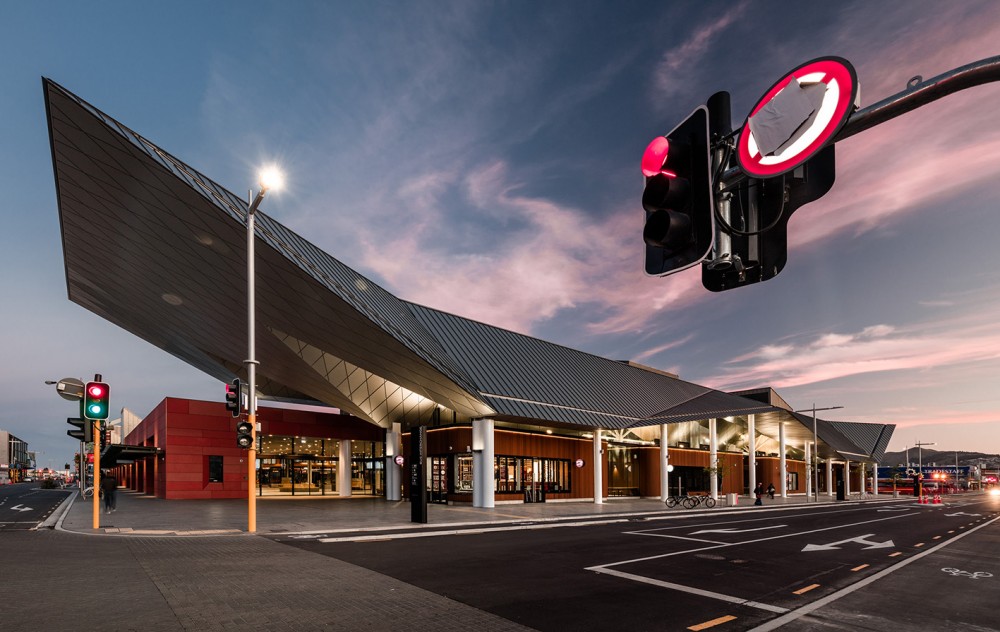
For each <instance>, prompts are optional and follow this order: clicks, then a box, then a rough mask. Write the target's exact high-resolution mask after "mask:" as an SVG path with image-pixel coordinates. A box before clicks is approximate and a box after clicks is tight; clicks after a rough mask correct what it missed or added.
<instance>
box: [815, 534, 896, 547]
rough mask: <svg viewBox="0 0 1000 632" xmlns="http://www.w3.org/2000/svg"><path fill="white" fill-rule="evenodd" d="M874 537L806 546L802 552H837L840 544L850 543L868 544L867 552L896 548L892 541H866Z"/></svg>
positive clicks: (861, 537) (870, 535)
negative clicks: (869, 550) (868, 550)
mask: <svg viewBox="0 0 1000 632" xmlns="http://www.w3.org/2000/svg"><path fill="white" fill-rule="evenodd" d="M873 535H875V534H874V533H867V534H865V535H859V536H858V537H856V538H848V539H846V540H840V541H838V542H831V543H829V544H807V545H805V547H804V548H803V549H802V550H803V551H836V550H839V549H840V547H839V546H837V545H838V544H847V543H848V542H857V543H858V544H867V545H868V546H866V547H865V550H867V549H886V548H889V547H892V546H895V545H894V544H893V542H892V540H886V541H885V542H872V541H870V540H866V539H865V538H870V537H872V536H873Z"/></svg>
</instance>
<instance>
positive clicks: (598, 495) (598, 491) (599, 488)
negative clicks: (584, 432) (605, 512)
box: [594, 428, 604, 505]
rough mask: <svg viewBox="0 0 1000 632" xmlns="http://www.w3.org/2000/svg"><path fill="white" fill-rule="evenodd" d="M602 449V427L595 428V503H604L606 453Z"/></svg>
mask: <svg viewBox="0 0 1000 632" xmlns="http://www.w3.org/2000/svg"><path fill="white" fill-rule="evenodd" d="M602 452H603V450H602V449H601V429H600V428H594V504H595V505H600V504H603V503H604V496H603V490H604V478H603V474H604V459H603V458H602V457H603V456H604V455H603V454H602Z"/></svg>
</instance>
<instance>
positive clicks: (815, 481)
mask: <svg viewBox="0 0 1000 632" xmlns="http://www.w3.org/2000/svg"><path fill="white" fill-rule="evenodd" d="M838 408H843V406H827V407H826V408H816V404H815V403H814V404H813V405H812V408H806V409H803V410H796V411H795V412H797V413H804V412H807V411H810V410H811V411H812V416H813V455H812V461H813V462H812V466H813V468H812V469H813V471H812V488H813V491H814V492H815V498H816V502H819V436H818V434H817V432H816V411H817V410H837V409H838ZM826 484H827V485H829V484H830V481H827V482H826Z"/></svg>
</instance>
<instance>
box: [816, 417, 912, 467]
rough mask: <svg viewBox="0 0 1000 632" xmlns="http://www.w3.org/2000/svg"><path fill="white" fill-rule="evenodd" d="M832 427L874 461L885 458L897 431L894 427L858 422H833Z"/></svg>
mask: <svg viewBox="0 0 1000 632" xmlns="http://www.w3.org/2000/svg"><path fill="white" fill-rule="evenodd" d="M829 423H830V425H831V426H832V427H834V428H836V429H837V431H838V432H840V433H841V434H843V435H844V436H845V437H847V438H848V439H849V440H850V441H851V442H852V443H854V444H855V445H857V446H858V447H860V448H861V449H862V450H863V451H864V453H865V454H867V455H868V456H869V457H871V458H872V459H873V460H876V461H880V460H881V459H882V457H883V456H885V449H886V446H888V445H889V440H890V439H891V438H892V433H893V431H894V430H895V429H896V426H894V425H891V424H889V425H886V424H873V423H860V422H856V421H831V422H829Z"/></svg>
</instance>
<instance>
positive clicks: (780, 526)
mask: <svg viewBox="0 0 1000 632" xmlns="http://www.w3.org/2000/svg"><path fill="white" fill-rule="evenodd" d="M787 526H788V525H787V524H776V525H772V526H770V527H755V528H753V529H702V530H701V531H695V532H694V533H692V534H691V535H700V534H702V533H749V532H751V531H766V530H768V529H780V528H782V527H787Z"/></svg>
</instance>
